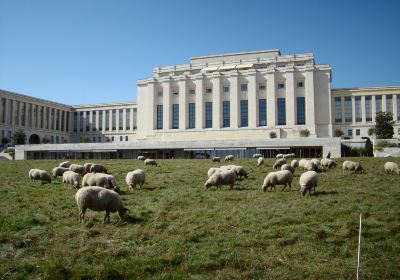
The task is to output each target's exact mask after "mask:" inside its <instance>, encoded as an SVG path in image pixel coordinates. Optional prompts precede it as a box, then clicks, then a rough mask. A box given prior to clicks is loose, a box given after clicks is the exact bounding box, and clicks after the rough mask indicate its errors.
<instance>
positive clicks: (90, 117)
mask: <svg viewBox="0 0 400 280" xmlns="http://www.w3.org/2000/svg"><path fill="white" fill-rule="evenodd" d="M92 120H93V111H90V112H89V131H93V123H92Z"/></svg>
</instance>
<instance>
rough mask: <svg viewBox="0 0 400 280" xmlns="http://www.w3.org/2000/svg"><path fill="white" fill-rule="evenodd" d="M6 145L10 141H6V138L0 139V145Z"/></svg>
mask: <svg viewBox="0 0 400 280" xmlns="http://www.w3.org/2000/svg"><path fill="white" fill-rule="evenodd" d="M8 143H10V139H8V138H6V137H3V139H1V144H3V145H5V144H8Z"/></svg>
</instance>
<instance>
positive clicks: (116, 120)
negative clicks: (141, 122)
mask: <svg viewBox="0 0 400 280" xmlns="http://www.w3.org/2000/svg"><path fill="white" fill-rule="evenodd" d="M119 110H121V109H116V115H115V118H116V119H115V130H116V131H117V132H119Z"/></svg>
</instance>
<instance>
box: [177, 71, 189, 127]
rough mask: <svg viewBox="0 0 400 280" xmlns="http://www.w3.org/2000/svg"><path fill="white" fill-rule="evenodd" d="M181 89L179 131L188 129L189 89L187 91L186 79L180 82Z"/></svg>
mask: <svg viewBox="0 0 400 280" xmlns="http://www.w3.org/2000/svg"><path fill="white" fill-rule="evenodd" d="M178 87H179V101H178V103H179V129H187V128H188V127H187V124H188V121H187V118H188V116H187V114H186V112H187V111H188V109H187V89H186V78H184V79H183V80H180V81H178Z"/></svg>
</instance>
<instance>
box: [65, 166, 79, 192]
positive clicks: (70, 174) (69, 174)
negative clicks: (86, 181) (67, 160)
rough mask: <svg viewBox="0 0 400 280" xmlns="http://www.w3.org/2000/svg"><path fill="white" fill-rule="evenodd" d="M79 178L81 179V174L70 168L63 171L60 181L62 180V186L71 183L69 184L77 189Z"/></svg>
mask: <svg viewBox="0 0 400 280" xmlns="http://www.w3.org/2000/svg"><path fill="white" fill-rule="evenodd" d="M80 180H81V176H80V175H79V174H78V173H76V172H74V171H70V170H67V171H65V172H64V174H63V176H62V181H63V184H64V187H66V186H67V185H71V186H73V187H75V188H76V189H79V187H80Z"/></svg>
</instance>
